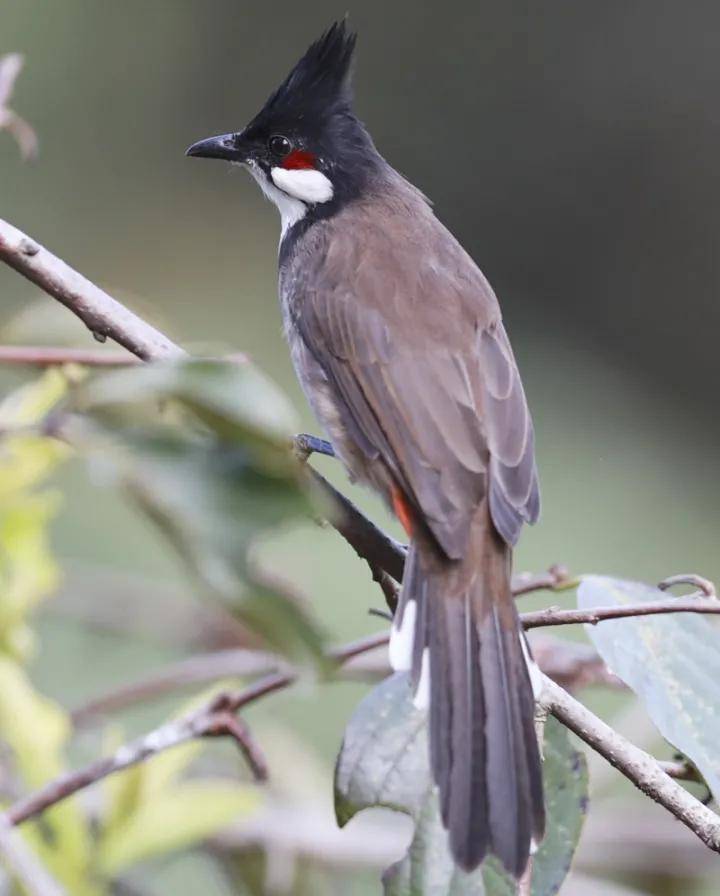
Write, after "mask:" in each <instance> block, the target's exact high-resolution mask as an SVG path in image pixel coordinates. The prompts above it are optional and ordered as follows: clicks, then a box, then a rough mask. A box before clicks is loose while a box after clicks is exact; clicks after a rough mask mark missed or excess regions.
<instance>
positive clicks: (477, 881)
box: [335, 673, 587, 896]
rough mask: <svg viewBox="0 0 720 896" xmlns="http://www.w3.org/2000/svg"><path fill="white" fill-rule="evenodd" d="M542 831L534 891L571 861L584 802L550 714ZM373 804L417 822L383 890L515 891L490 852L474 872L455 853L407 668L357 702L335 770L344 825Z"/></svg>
mask: <svg viewBox="0 0 720 896" xmlns="http://www.w3.org/2000/svg"><path fill="white" fill-rule="evenodd" d="M544 751H545V762H544V783H545V800H546V807H547V833H546V836H545V839H544V841H543V843H542V844H541V846H540V848H539V850H538V852H537V853H536V855H535V860H534V864H533V884H532V893H533V896H552V894H554V893H557V892H558V890H559V888H560V885H561V883H562V881H563V879H564V877H565V875H566V874H567V871H568V869H569V867H570V861H571V859H572V856H573V853H574V851H575V847H576V845H577V841H578V838H579V836H580V830H581V828H582V823H583V820H584V815H585V810H586V803H587V772H586V769H585V762H584V758H583V757H582V756H581V754H579V753H577V752H576V751H575V750H574V749H573V748H572V747H571V745H570V742H569V738H568V734H567V731H566V730H565V728H563V727H562V726H561V725H560V724H559V723H558V722H556V721H555V720H554V719H549V720H548V722H547V724H546V729H545V747H544ZM371 806H385V807H387V808H390V809H395V810H398V811H400V812H405V813H406V814H408V815H410V817H411V818H412V819H413V820H414V822H415V834H414V837H413V841H412V843H411V845H410V849H409V851H408V854H407V855H406V856H405V858H404V859H402V860H401V861H400V862H398V863H397V864H396V865H394V866H392V867H391V868H389V869H388V871H387V872H386V873H385V877H384V885H385V894H386V896H483V894H487V896H512V894H513V893H514V892H515V884H514V881H513V880H512V879H510V878H509V877H508V876H507V875H506V874H505V872H504V871H503V870H502V868H501V867H500V865H499V864H498V863H497V862H496V861H495V860H494V859H492V858H491V859H488V860H486V861H485V862H484V863H483V865H482V867H481V868H479V869H478V870H476V871H474V872H473V873H471V874H466V873H465V872H463V871H460V870H459V869H457V868H456V867H455V865H454V863H453V861H452V858H451V856H450V852H449V850H448V844H447V834H446V832H445V831H444V830H443V827H442V822H441V820H440V814H439V809H438V801H437V791H436V788H435V787H433V786H431V779H430V767H429V761H428V747H427V716H426V714H425V713H423V712H420V711H418V710H417V709H415V708H414V706H413V703H412V699H411V695H410V689H409V685H408V679H407V675H405V674H401V673H397V674H395V675H393V676H391V677H390V678H388V679H386V681H384V682H383V683H382V684H380V685H379V686H378V687H376V688H375V689H374V690H373V691H371V693H370V694H369V695H368V696H367V697H366V698H365V699H364V700H363V701H362V702H361V703H360V705H359V706H358V707H357V709H356V711H355V713H354V714H353V717H352V719H351V720H350V723H349V724H348V727H347V729H346V732H345V739H344V741H343V746H342V749H341V751H340V755H339V757H338V761H337V765H336V770H335V810H336V814H337V818H338V822H339V823H340V824H341V825H344V824H345V823H346V822H347V821H348V820H349V819H350V818H352V816H353V815H355V814H356V813H357V812H359V811H361V810H362V809H365V808H369V807H371Z"/></svg>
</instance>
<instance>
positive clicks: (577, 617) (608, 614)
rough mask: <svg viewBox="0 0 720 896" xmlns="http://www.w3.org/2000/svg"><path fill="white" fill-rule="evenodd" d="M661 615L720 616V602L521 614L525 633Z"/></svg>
mask: <svg viewBox="0 0 720 896" xmlns="http://www.w3.org/2000/svg"><path fill="white" fill-rule="evenodd" d="M664 613H720V600H718V599H717V598H714V597H704V598H703V597H686V598H675V599H671V600H658V601H652V602H649V603H643V604H626V605H624V606H621V607H620V606H614V607H593V608H592V609H590V610H561V609H560V608H559V607H548V608H547V609H545V610H538V611H537V612H536V613H522V614H521V617H520V618H521V619H522V623H523V626H524V627H525V628H526V629H530V628H539V627H540V626H547V625H577V624H584V625H597V623H598V622H603V621H605V620H607V619H624V618H626V617H628V616H656V615H658V614H664Z"/></svg>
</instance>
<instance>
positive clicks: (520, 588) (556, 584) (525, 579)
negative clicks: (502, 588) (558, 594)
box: [512, 563, 577, 597]
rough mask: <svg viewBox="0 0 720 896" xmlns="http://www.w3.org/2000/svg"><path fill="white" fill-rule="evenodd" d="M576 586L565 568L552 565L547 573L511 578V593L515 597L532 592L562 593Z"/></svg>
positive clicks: (523, 573)
mask: <svg viewBox="0 0 720 896" xmlns="http://www.w3.org/2000/svg"><path fill="white" fill-rule="evenodd" d="M576 584H577V579H574V578H573V577H572V576H571V575H570V573H569V572H568V569H567V567H566V566H562V565H561V564H559V563H554V564H553V565H552V566H550V567H549V568H548V570H547V572H541V573H532V572H521V573H518V574H517V575H514V576H513V583H512V591H513V594H514V595H515V597H521V596H522V595H523V594H530V593H531V592H533V591H564V590H565V589H566V588H572V587H574V586H575V585H576Z"/></svg>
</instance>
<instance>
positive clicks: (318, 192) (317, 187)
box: [270, 168, 333, 203]
mask: <svg viewBox="0 0 720 896" xmlns="http://www.w3.org/2000/svg"><path fill="white" fill-rule="evenodd" d="M270 174H271V176H272V179H273V183H274V184H275V186H276V187H278V188H279V189H281V190H282V191H283V192H285V193H287V194H288V195H289V196H293V197H294V198H295V199H299V200H300V201H301V202H310V203H319V202H327V201H328V200H330V199H332V197H333V185H332V183H330V180H329V179H328V178H327V177H325V175H324V174H323V173H322V171H315V169H314V168H294V169H288V168H272V169H271V170H270Z"/></svg>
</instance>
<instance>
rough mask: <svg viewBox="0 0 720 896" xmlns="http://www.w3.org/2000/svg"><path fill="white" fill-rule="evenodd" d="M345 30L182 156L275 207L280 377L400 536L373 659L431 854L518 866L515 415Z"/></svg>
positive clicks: (532, 792) (537, 818) (531, 768)
mask: <svg viewBox="0 0 720 896" xmlns="http://www.w3.org/2000/svg"><path fill="white" fill-rule="evenodd" d="M356 37H357V35H356V34H355V33H354V32H352V31H351V30H350V29H349V27H348V25H347V22H346V21H339V22H335V23H334V24H332V26H331V27H330V28H329V29H327V30H326V31H325V32H324V33H323V34H322V36H321V37H320V38H319V39H318V40H316V41H315V42H314V43H313V44H312V45H311V46H310V47H309V49H308V50H307V51H306V52H305V54H304V55H303V56H302V58H301V59H300V60H299V61H298V62H297V64H296V65H295V66H294V67H293V68H292V70H291V71H290V73H289V75H288V76H287V77H286V78H285V80H284V81H283V82H282V83H281V84H280V86H279V87H278V88H277V89H276V90H275V91H274V92H273V93H272V94H271V95H270V97H269V99H268V100H267V102H266V103H265V105H264V106H263V107H262V108H261V110H260V112H259V113H258V114H257V115H256V116H255V117H254V118H253V119H252V120H251V121H250V123H249V124H248V125H247V126H246V127H244V128H242V129H241V130H239V131H237V132H233V133H227V134H220V135H218V136H213V137H209V138H207V139H204V140H201V141H199V142H197V143H194V144H193V145H192V146H190V147H189V149H188V150H187V152H186V154H187V155H189V156H197V157H205V158H212V159H223V160H226V161H228V162H231V163H234V164H237V165H240V166H243V167H244V168H246V169H247V170H248V171H249V172H250V174H251V175H252V177H253V178H254V179H255V180H256V181H257V183H258V184H259V186H260V189H261V190H262V192H263V193H264V194H265V196H266V197H267V198H268V199H270V200H271V201H272V202H273V203H274V204H275V205H276V206H277V208H278V210H279V212H280V219H281V236H280V245H279V251H278V270H279V278H278V282H279V296H280V305H281V311H282V317H283V323H284V332H285V335H286V338H287V342H288V344H289V348H290V354H291V358H292V362H293V365H294V368H295V371H296V374H297V377H298V379H299V381H300V384H301V386H302V389H303V391H304V393H305V396H306V398H307V400H308V402H309V404H310V406H311V407H312V409H313V411H314V413H315V415H316V417H317V418H318V420H319V422H320V424H321V425H322V427H323V428H324V430H325V433H326V434H327V436H328V438H329V439H330V441H331V443H332V445H333V448H334V451H335V453H336V455H337V456H338V457H339V459H340V460H341V462H342V463H343V465H344V466H345V468H346V470H347V472H348V474H349V476H350V478H351V479H352V480H353V481H358V482H360V483H363V484H365V485H367V486H369V487H370V488H371V489H373V490H374V491H376V492H378V493H379V494H380V495H381V496H382V498H383V499H384V500H385V501H386V503H387V505H388V507H389V508H390V509H391V510H392V511H393V512H394V513H395V515H396V516H397V518H398V519H399V521H400V523H401V524H402V526H403V527H404V529H405V531H406V532H407V535H408V539H409V549H408V554H407V559H406V562H405V569H404V573H403V581H402V587H401V591H400V597H399V601H398V606H397V609H396V612H395V615H394V619H393V622H392V627H391V634H390V646H389V655H390V663H391V666H392V668H393V669H395V670H402V671H405V672H406V673H407V679H408V682H409V685H408V686H409V688H410V689H411V694H412V699H413V702H414V703H415V706H416V707H417V708H418V709H419V710H421V711H425V712H427V718H428V732H429V737H428V740H429V757H430V762H429V764H430V768H431V771H432V777H433V780H434V782H435V784H436V785H437V793H438V799H439V806H440V812H441V816H442V821H443V824H444V826H445V828H446V829H447V831H448V842H449V848H450V851H451V854H452V856H453V859H454V861H455V863H456V865H457V866H458V867H459V868H462V869H464V870H466V871H472V870H473V869H475V868H477V867H478V866H479V865H480V864H481V863H482V861H483V860H484V858H485V857H486V856H487V855H488V854H493V855H495V856H496V857H497V858H499V860H500V861H501V862H502V864H503V865H504V867H505V868H506V869H507V871H508V872H509V873H511V874H512V875H514V876H515V877H516V878H520V877H521V876H522V875H523V873H524V872H525V869H526V867H527V865H528V860H529V856H530V855H531V853H532V851H533V850H534V848H535V847H536V845H537V844H538V843H539V842H540V840H541V839H542V836H543V832H544V826H545V810H544V801H543V785H542V763H541V757H540V751H539V746H538V742H537V737H536V732H535V726H534V708H535V700H536V698H537V695H538V688H539V681H540V679H539V671H538V669H537V666H536V665H535V664H534V662H533V660H532V657H531V653H530V649H529V646H528V644H527V641H526V639H525V636H524V633H523V631H522V628H521V626H520V622H519V617H518V613H517V610H516V608H515V603H514V599H513V595H512V591H511V565H512V551H513V547H514V546H515V544H516V542H517V540H518V536H519V534H520V530H521V528H522V526H523V524H524V523H534V522H535V521H536V520H537V518H538V515H539V488H538V474H537V466H536V461H535V449H534V432H533V423H532V419H531V416H530V412H529V410H528V405H527V401H526V398H525V393H524V390H523V386H522V382H521V379H520V374H519V370H518V367H517V364H516V361H515V358H514V355H513V352H512V349H511V346H510V342H509V340H508V336H507V333H506V331H505V328H504V325H503V322H502V317H501V313H500V308H499V305H498V301H497V298H496V296H495V294H494V292H493V290H492V288H491V286H490V284H489V283H488V281H487V280H486V278H485V277H484V275H483V274H482V273H481V271H480V269H479V267H478V266H477V265H476V263H475V262H474V261H473V259H472V258H471V257H470V256H469V255H468V254H467V252H465V250H464V249H463V248H462V247H461V245H460V243H459V242H458V241H457V240H456V239H455V237H454V236H453V235H452V234H451V233H450V232H449V230H447V229H446V227H445V226H444V225H443V224H442V223H441V222H440V220H439V219H438V217H437V216H436V215H435V213H434V211H433V208H432V206H431V204H430V202H429V200H428V199H427V198H426V197H425V195H424V194H423V193H422V192H421V191H420V190H419V189H417V188H416V187H414V186H413V185H412V184H411V183H410V182H409V181H408V180H406V179H405V178H404V177H403V176H402V175H401V174H400V173H399V172H398V171H396V170H395V169H394V168H393V167H392V166H391V165H390V164H389V163H388V162H387V161H386V160H385V159H384V158H383V156H382V155H381V154H380V152H379V151H378V149H377V148H376V146H375V144H374V142H373V140H372V138H371V136H370V134H369V132H368V130H367V128H366V126H365V125H364V124H363V123H362V121H361V120H360V119H359V118H358V117H357V115H356V113H355V111H354V100H353V89H352V76H353V68H354V57H355V48H356Z"/></svg>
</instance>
